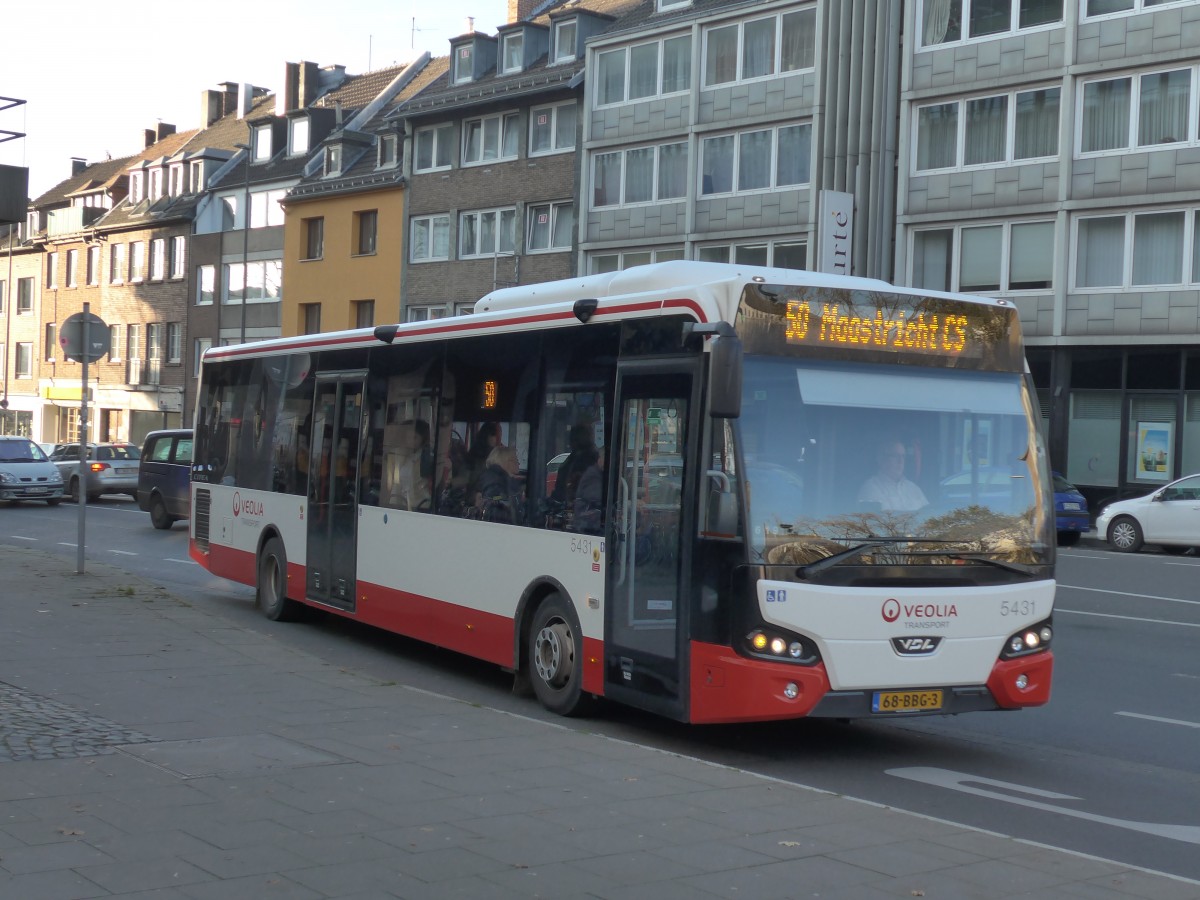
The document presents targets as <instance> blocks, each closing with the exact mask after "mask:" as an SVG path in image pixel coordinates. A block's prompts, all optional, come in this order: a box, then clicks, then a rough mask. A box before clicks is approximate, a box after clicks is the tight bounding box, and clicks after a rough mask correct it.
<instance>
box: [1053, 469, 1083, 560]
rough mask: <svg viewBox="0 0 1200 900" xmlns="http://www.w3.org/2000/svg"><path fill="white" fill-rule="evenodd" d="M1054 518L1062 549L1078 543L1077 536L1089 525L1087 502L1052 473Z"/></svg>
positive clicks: (1081, 495)
mask: <svg viewBox="0 0 1200 900" xmlns="http://www.w3.org/2000/svg"><path fill="white" fill-rule="evenodd" d="M1054 516H1055V522H1056V527H1057V529H1058V543H1059V544H1060V545H1061V546H1063V547H1070V546H1072V545H1074V544H1077V543H1079V536H1080V535H1081V534H1083V533H1084V532H1085V531H1087V530H1088V528H1089V527H1090V525H1091V521H1090V519H1089V517H1088V505H1087V500H1086V499H1085V498H1084V496H1083V494H1081V493H1079V491H1078V490H1077V489H1076V487H1075V485H1073V484H1071V482H1069V481H1067V479H1065V478H1063V477H1062V475H1060V474H1058V472H1055V473H1054Z"/></svg>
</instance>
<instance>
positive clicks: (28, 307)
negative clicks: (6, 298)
mask: <svg viewBox="0 0 1200 900" xmlns="http://www.w3.org/2000/svg"><path fill="white" fill-rule="evenodd" d="M31 312H33V279H32V278H18V279H17V315H18V316H24V315H28V314H29V313H31Z"/></svg>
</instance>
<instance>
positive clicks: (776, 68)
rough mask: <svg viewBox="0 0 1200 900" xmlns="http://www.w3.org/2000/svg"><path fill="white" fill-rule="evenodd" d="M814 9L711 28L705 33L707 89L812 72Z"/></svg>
mask: <svg viewBox="0 0 1200 900" xmlns="http://www.w3.org/2000/svg"><path fill="white" fill-rule="evenodd" d="M816 24H817V11H816V9H815V8H810V9H803V10H799V11H797V12H789V13H783V14H782V15H775V16H768V17H766V18H763V19H751V20H749V21H746V22H736V23H734V24H732V25H721V26H718V27H716V28H710V29H708V30H707V31H706V32H705V33H704V86H705V87H715V86H716V85H721V84H730V83H732V82H735V81H746V80H748V79H752V78H765V77H768V76H772V75H777V74H786V73H788V72H795V71H799V70H801V69H811V68H812V67H813V65H814V63H815V60H816Z"/></svg>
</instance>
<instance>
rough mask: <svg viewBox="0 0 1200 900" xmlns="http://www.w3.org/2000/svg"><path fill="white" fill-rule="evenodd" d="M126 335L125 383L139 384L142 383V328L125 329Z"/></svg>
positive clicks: (131, 326) (135, 326) (136, 326)
mask: <svg viewBox="0 0 1200 900" xmlns="http://www.w3.org/2000/svg"><path fill="white" fill-rule="evenodd" d="M126 334H127V335H128V336H127V338H126V340H125V346H126V348H128V350H129V353H128V356H127V357H126V359H125V383H126V384H141V382H142V327H141V326H140V325H130V326H129V327H128V328H127V329H126Z"/></svg>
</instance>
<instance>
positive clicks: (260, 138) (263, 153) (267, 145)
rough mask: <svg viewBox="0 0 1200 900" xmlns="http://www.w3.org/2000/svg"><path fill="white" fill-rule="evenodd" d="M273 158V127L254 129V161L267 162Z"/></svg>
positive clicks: (266, 126)
mask: <svg viewBox="0 0 1200 900" xmlns="http://www.w3.org/2000/svg"><path fill="white" fill-rule="evenodd" d="M270 158H271V126H270V125H259V126H258V127H257V128H255V129H254V161H255V162H266V161H267V160H268V159H270Z"/></svg>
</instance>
